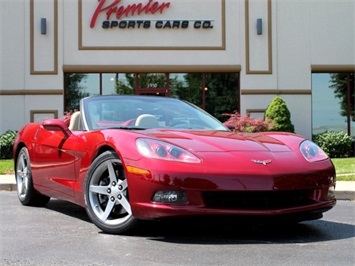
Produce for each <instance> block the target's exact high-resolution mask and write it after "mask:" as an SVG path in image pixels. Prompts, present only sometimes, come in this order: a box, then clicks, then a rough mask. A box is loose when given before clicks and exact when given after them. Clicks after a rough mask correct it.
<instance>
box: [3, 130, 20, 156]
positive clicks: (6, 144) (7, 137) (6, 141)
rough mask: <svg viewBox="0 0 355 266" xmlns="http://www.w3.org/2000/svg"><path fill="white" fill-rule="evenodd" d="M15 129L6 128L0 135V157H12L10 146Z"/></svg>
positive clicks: (13, 139)
mask: <svg viewBox="0 0 355 266" xmlns="http://www.w3.org/2000/svg"><path fill="white" fill-rule="evenodd" d="M16 134H17V131H15V130H8V131H6V133H4V134H1V135H0V159H11V158H12V147H13V145H14V141H15V137H16Z"/></svg>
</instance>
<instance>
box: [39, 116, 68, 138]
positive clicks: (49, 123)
mask: <svg viewBox="0 0 355 266" xmlns="http://www.w3.org/2000/svg"><path fill="white" fill-rule="evenodd" d="M42 126H43V128H44V129H45V130H48V131H62V132H63V134H64V136H65V137H66V138H68V137H70V135H71V134H72V132H71V131H70V130H69V128H68V126H67V125H66V124H65V123H64V121H63V120H60V119H47V120H45V121H44V122H43V123H42Z"/></svg>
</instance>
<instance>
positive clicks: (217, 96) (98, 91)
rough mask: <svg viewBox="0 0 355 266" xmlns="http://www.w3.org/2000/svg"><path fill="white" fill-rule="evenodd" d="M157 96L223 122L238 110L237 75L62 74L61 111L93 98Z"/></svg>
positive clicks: (73, 107) (74, 107) (77, 106)
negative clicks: (196, 108) (190, 105)
mask: <svg viewBox="0 0 355 266" xmlns="http://www.w3.org/2000/svg"><path fill="white" fill-rule="evenodd" d="M112 94H120V95H128V94H138V95H157V96H168V97H175V98H180V99H182V100H186V101H188V102H191V103H193V104H195V105H197V106H199V107H200V108H202V109H204V110H206V111H207V112H208V113H210V114H212V115H213V116H215V117H217V118H218V119H219V120H221V121H225V120H226V119H227V117H225V116H223V113H234V112H235V111H238V110H239V93H238V73H170V74H166V73H138V74H136V73H90V74H82V73H66V74H65V96H64V97H65V103H64V104H65V110H66V111H70V110H74V109H78V108H79V101H80V99H81V98H84V97H87V96H93V95H112Z"/></svg>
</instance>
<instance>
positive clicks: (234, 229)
mask: <svg viewBox="0 0 355 266" xmlns="http://www.w3.org/2000/svg"><path fill="white" fill-rule="evenodd" d="M46 208H47V209H49V210H52V211H56V212H59V213H62V214H64V215H68V216H70V217H74V218H77V219H80V220H82V221H84V222H88V223H91V224H92V222H91V221H90V219H89V217H88V215H87V214H86V211H85V209H84V208H83V207H80V206H77V205H75V204H73V203H70V202H66V201H61V200H50V201H49V203H47V205H46ZM98 232H99V233H100V234H104V233H103V232H101V231H100V230H99V229H98ZM126 236H132V237H142V238H146V239H147V240H151V241H162V242H170V243H177V244H204V245H208V244H211V245H216V244H258V243H259V244H265V243H267V244H280V243H300V244H301V243H314V242H324V241H330V240H340V239H347V238H352V237H355V226H354V225H351V224H344V223H337V222H332V221H327V220H324V219H320V220H314V221H306V222H301V223H259V222H255V221H253V222H250V221H248V222H240V219H237V218H232V217H224V218H221V217H219V218H216V217H202V218H201V217H199V218H186V219H181V218H180V219H168V220H161V221H155V220H154V221H141V222H140V223H139V227H138V228H137V229H136V230H135V231H134V232H131V233H130V234H127V235H126Z"/></svg>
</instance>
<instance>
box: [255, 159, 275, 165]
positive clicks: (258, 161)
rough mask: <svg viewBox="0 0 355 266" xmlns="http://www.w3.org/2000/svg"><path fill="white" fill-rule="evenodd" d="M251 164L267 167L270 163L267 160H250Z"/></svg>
mask: <svg viewBox="0 0 355 266" xmlns="http://www.w3.org/2000/svg"><path fill="white" fill-rule="evenodd" d="M251 161H252V162H253V163H257V164H262V165H268V164H269V163H271V162H272V161H271V160H270V159H269V160H251Z"/></svg>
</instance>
